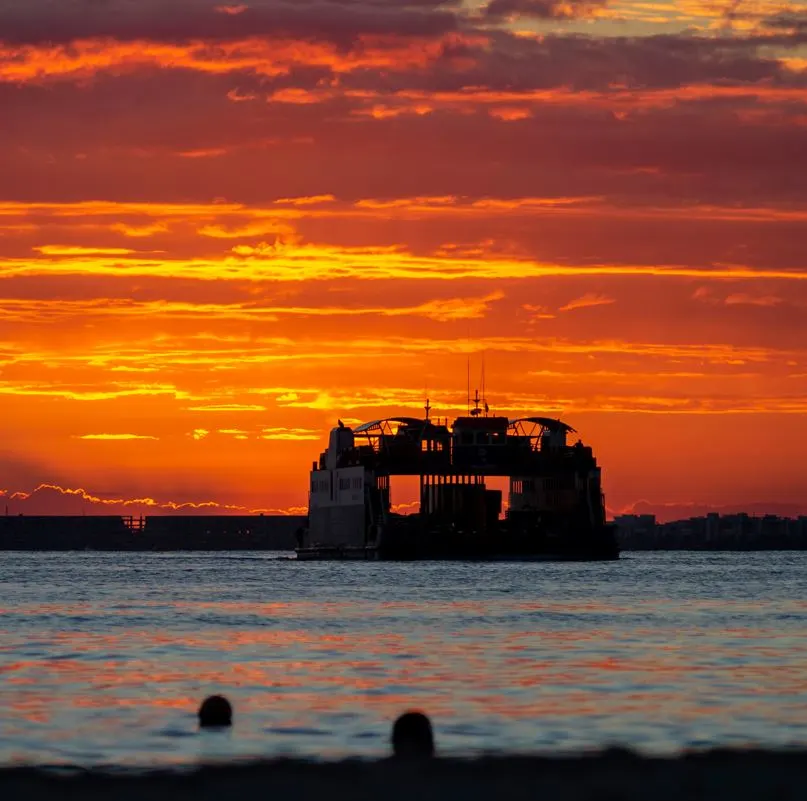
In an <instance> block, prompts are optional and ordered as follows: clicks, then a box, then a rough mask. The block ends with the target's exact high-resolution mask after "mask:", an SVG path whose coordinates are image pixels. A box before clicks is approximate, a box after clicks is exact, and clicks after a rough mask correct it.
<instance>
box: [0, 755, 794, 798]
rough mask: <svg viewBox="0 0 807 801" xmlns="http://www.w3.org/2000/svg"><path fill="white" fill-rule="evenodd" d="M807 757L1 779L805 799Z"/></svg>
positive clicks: (258, 767)
mask: <svg viewBox="0 0 807 801" xmlns="http://www.w3.org/2000/svg"><path fill="white" fill-rule="evenodd" d="M805 786H807V751H789V752H788V751H785V752H776V751H762V750H759V751H753V750H717V751H710V752H705V753H690V754H684V755H681V756H679V757H672V758H654V757H642V756H638V755H636V754H634V753H632V752H629V751H622V750H608V751H604V752H601V753H595V754H587V755H580V756H569V757H556V756H553V757H550V756H545V757H541V756H525V757H507V756H494V757H481V758H478V759H468V760H459V759H434V760H426V761H422V762H414V763H413V762H408V761H403V760H401V761H398V760H394V759H388V760H380V761H372V762H370V761H358V760H348V761H342V762H333V763H313V762H308V761H303V760H275V761H266V762H256V763H251V764H243V763H242V764H229V765H218V766H213V765H210V766H204V767H201V768H197V769H192V770H184V771H169V770H163V771H155V772H142V773H134V772H123V771H120V770H118V771H106V772H104V771H83V770H80V769H75V770H74V769H69V768H68V769H59V770H58V771H48V770H42V769H34V768H9V769H5V770H0V795H2V797H3V798H8V799H18V798H19V799H22V798H25V799H27V801H56V799H68V798H71V799H72V798H80V799H82V801H96V799H97V800H99V801H100V799H109V798H115V799H117V801H130V799H131V801H142V799H144V798H148V799H154V801H160V800H161V799H170V800H171V801H184V800H185V799H195V800H199V799H201V800H202V801H204V799H210V800H211V801H219V799H221V798H229V797H232V798H243V799H253V798H255V799H258V798H272V799H278V800H279V801H282V800H283V799H290V800H291V799H294V801H307V799H312V801H313V800H314V799H317V801H320V800H321V799H327V801H364V799H366V800H367V801H377V799H379V798H384V799H385V801H398V799H400V800H401V801H411V799H413V798H417V799H418V800H419V801H452V799H462V801H491V799H496V800H497V801H527V800H528V799H529V801H532V800H533V799H536V798H548V799H556V800H557V801H603V800H604V799H608V801H640V799H641V801H645V799H648V798H652V799H654V801H695V800H696V799H710V801H713V800H718V801H719V799H731V801H751V799H754V801H758V799H763V798H776V799H778V801H790V799H803V798H804V788H805Z"/></svg>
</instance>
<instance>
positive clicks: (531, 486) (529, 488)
mask: <svg viewBox="0 0 807 801" xmlns="http://www.w3.org/2000/svg"><path fill="white" fill-rule="evenodd" d="M526 492H535V481H534V480H533V479H531V478H517V479H515V480H514V481H513V493H514V494H515V495H523V494H524V493H526Z"/></svg>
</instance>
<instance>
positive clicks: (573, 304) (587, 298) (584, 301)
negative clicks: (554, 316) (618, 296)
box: [558, 292, 616, 312]
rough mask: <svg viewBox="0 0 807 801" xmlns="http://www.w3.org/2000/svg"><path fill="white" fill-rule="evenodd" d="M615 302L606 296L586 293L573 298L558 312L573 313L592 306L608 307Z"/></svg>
mask: <svg viewBox="0 0 807 801" xmlns="http://www.w3.org/2000/svg"><path fill="white" fill-rule="evenodd" d="M615 302H616V301H615V300H614V299H613V298H609V297H607V296H606V295H598V294H596V293H594V292H586V294H585V295H582V296H581V297H579V298H575V299H574V300H570V301H569V302H568V303H567V304H565V305H564V306H561V307H560V308H559V309H558V311H562V312H566V311H574V310H575V309H589V308H591V307H592V306H608V305H610V304H611V303H615Z"/></svg>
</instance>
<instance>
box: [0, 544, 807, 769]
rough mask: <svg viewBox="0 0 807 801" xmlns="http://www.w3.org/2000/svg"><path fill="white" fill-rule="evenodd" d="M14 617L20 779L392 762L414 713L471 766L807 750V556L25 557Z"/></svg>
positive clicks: (8, 563) (2, 757)
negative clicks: (35, 774) (400, 718)
mask: <svg viewBox="0 0 807 801" xmlns="http://www.w3.org/2000/svg"><path fill="white" fill-rule="evenodd" d="M274 556H277V555H274ZM0 610H1V614H0V764H8V763H14V762H26V763H35V764H43V763H47V764H54V763H77V764H84V765H92V764H120V765H152V764H193V763H195V762H197V761H199V760H200V759H216V758H227V759H230V758H234V757H252V756H268V755H274V754H279V753H286V754H297V755H305V756H312V757H326V758H331V757H339V756H346V755H350V756H378V755H381V754H385V753H386V752H387V748H388V745H387V738H388V732H389V727H390V723H391V721H392V719H393V718H394V717H395V715H396V714H398V713H399V712H401V711H403V710H405V709H407V708H411V707H417V708H422V709H424V710H425V711H427V712H428V713H429V714H430V715H431V716H432V717H433V719H434V722H435V729H436V735H437V740H438V745H439V747H440V750H441V751H442V752H450V753H459V754H468V753H473V752H478V751H482V750H506V751H535V750H540V751H558V750H562V751H569V750H578V749H582V748H589V747H596V746H602V745H608V744H621V745H625V746H629V747H634V748H638V749H640V750H643V751H645V752H660V753H673V752H676V751H679V750H680V749H682V748H688V747H693V746H694V747H700V746H709V745H717V744H728V745H738V744H761V745H768V746H777V745H786V744H796V743H801V744H805V743H807V672H806V671H805V666H807V553H786V552H772V553H746V554H728V553H715V554H704V553H681V552H678V553H657V554H648V553H633V554H627V555H625V556H624V558H623V559H621V560H620V561H618V562H607V563H589V564H562V563H557V564H541V563H516V564H504V563H497V564H469V563H438V562H435V563H402V564H396V563H364V564H362V563H338V562H330V563H329V562H321V563H310V562H309V563H295V562H294V561H287V560H277V559H276V558H273V556H272V555H267V554H262V553H254V554H244V553H235V554H232V553H231V554H221V553H216V554H213V553H210V554H198V553H197V554H191V553H187V554H100V553H75V554H41V553H38V554H34V553H31V554H28V553H2V554H0ZM217 691H221V692H225V693H226V694H227V695H228V696H229V697H230V698H231V700H232V701H233V703H234V706H235V718H236V721H235V724H236V725H235V726H234V727H233V729H232V731H231V732H229V733H227V734H220V733H201V734H200V733H199V732H198V730H197V727H196V719H195V710H196V707H197V705H198V702H199V700H200V699H201V698H202V697H204V696H205V695H206V694H209V693H212V692H217Z"/></svg>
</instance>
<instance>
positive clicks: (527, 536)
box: [296, 392, 619, 561]
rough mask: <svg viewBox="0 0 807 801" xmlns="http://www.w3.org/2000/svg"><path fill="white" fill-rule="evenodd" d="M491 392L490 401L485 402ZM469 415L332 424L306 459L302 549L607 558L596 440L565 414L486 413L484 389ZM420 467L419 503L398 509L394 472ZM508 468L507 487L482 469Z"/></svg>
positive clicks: (344, 555)
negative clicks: (411, 509) (492, 483)
mask: <svg viewBox="0 0 807 801" xmlns="http://www.w3.org/2000/svg"><path fill="white" fill-rule="evenodd" d="M483 403H484V402H483ZM473 404H474V408H472V409H470V410H469V413H468V414H467V416H464V417H458V418H456V419H455V420H454V421H453V424H451V425H449V421H448V420H447V419H445V420H442V421H441V420H439V419H437V420H432V419H431V417H430V414H429V412H430V406H429V403H428V401H427V402H426V407H425V410H426V416H425V418H422V419H419V418H414V417H388V418H384V419H379V420H373V421H371V422H368V423H364V424H362V425H359V426H357V427H355V428H351V427H349V426H346V425H344V424H343V423H342V421H341V420H340V421H339V425H338V426H336V427H335V428H333V429H331V432H330V436H329V439H328V447H327V449H326V450H325V451H323V452H322V453H321V455H320V457H319V460H318V461H316V462H314V463H313V465H312V469H311V484H310V490H309V505H308V528H307V529H301V530H300V531H299V532H298V538H297V539H298V547H297V549H296V552H297V558H298V559H300V560H314V559H390V560H394V559H399V560H417V559H464V560H486V561H487V560H489V561H493V560H577V561H589V560H607V559H617V558H618V557H619V549H618V546H617V542H616V531H615V527H614V526H613V524H609V523H606V520H605V500H604V496H603V493H602V488H601V480H600V479H601V470H600V467H599V466H598V464H597V460H596V458H595V456H594V454H593V452H592V449H591V448H590V447H588V446H586V445H584V444H583V443H582V442H581V441H580V440H577V441H576V442H575V443H574V444H572V445H570V444H568V442H567V440H568V438H569V435H570V434H573V433H575V430H574V429H573V428H572V427H571V426H569V425H568V424H566V423H564V422H562V421H561V420H556V419H553V418H550V417H543V416H534V417H522V418H519V419H515V420H510V419H508V418H507V417H499V416H489V414H488V407H487V403H484V408H480V398H479V393H478V392H477V393H476V396H475V398H474V399H473ZM395 476H417V477H418V478H419V488H420V510H419V512H417V513H415V514H410V515H401V514H396V513H395V512H394V511H393V510H392V506H391V503H390V481H391V479H392V478H393V477H395ZM493 477H504V478H506V479H507V480H508V486H509V492H508V504H507V509H506V514H505V515H504V517H502V507H503V498H502V491H501V490H497V489H492V488H489V487H488V486H487V484H486V480H488V479H490V478H493Z"/></svg>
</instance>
